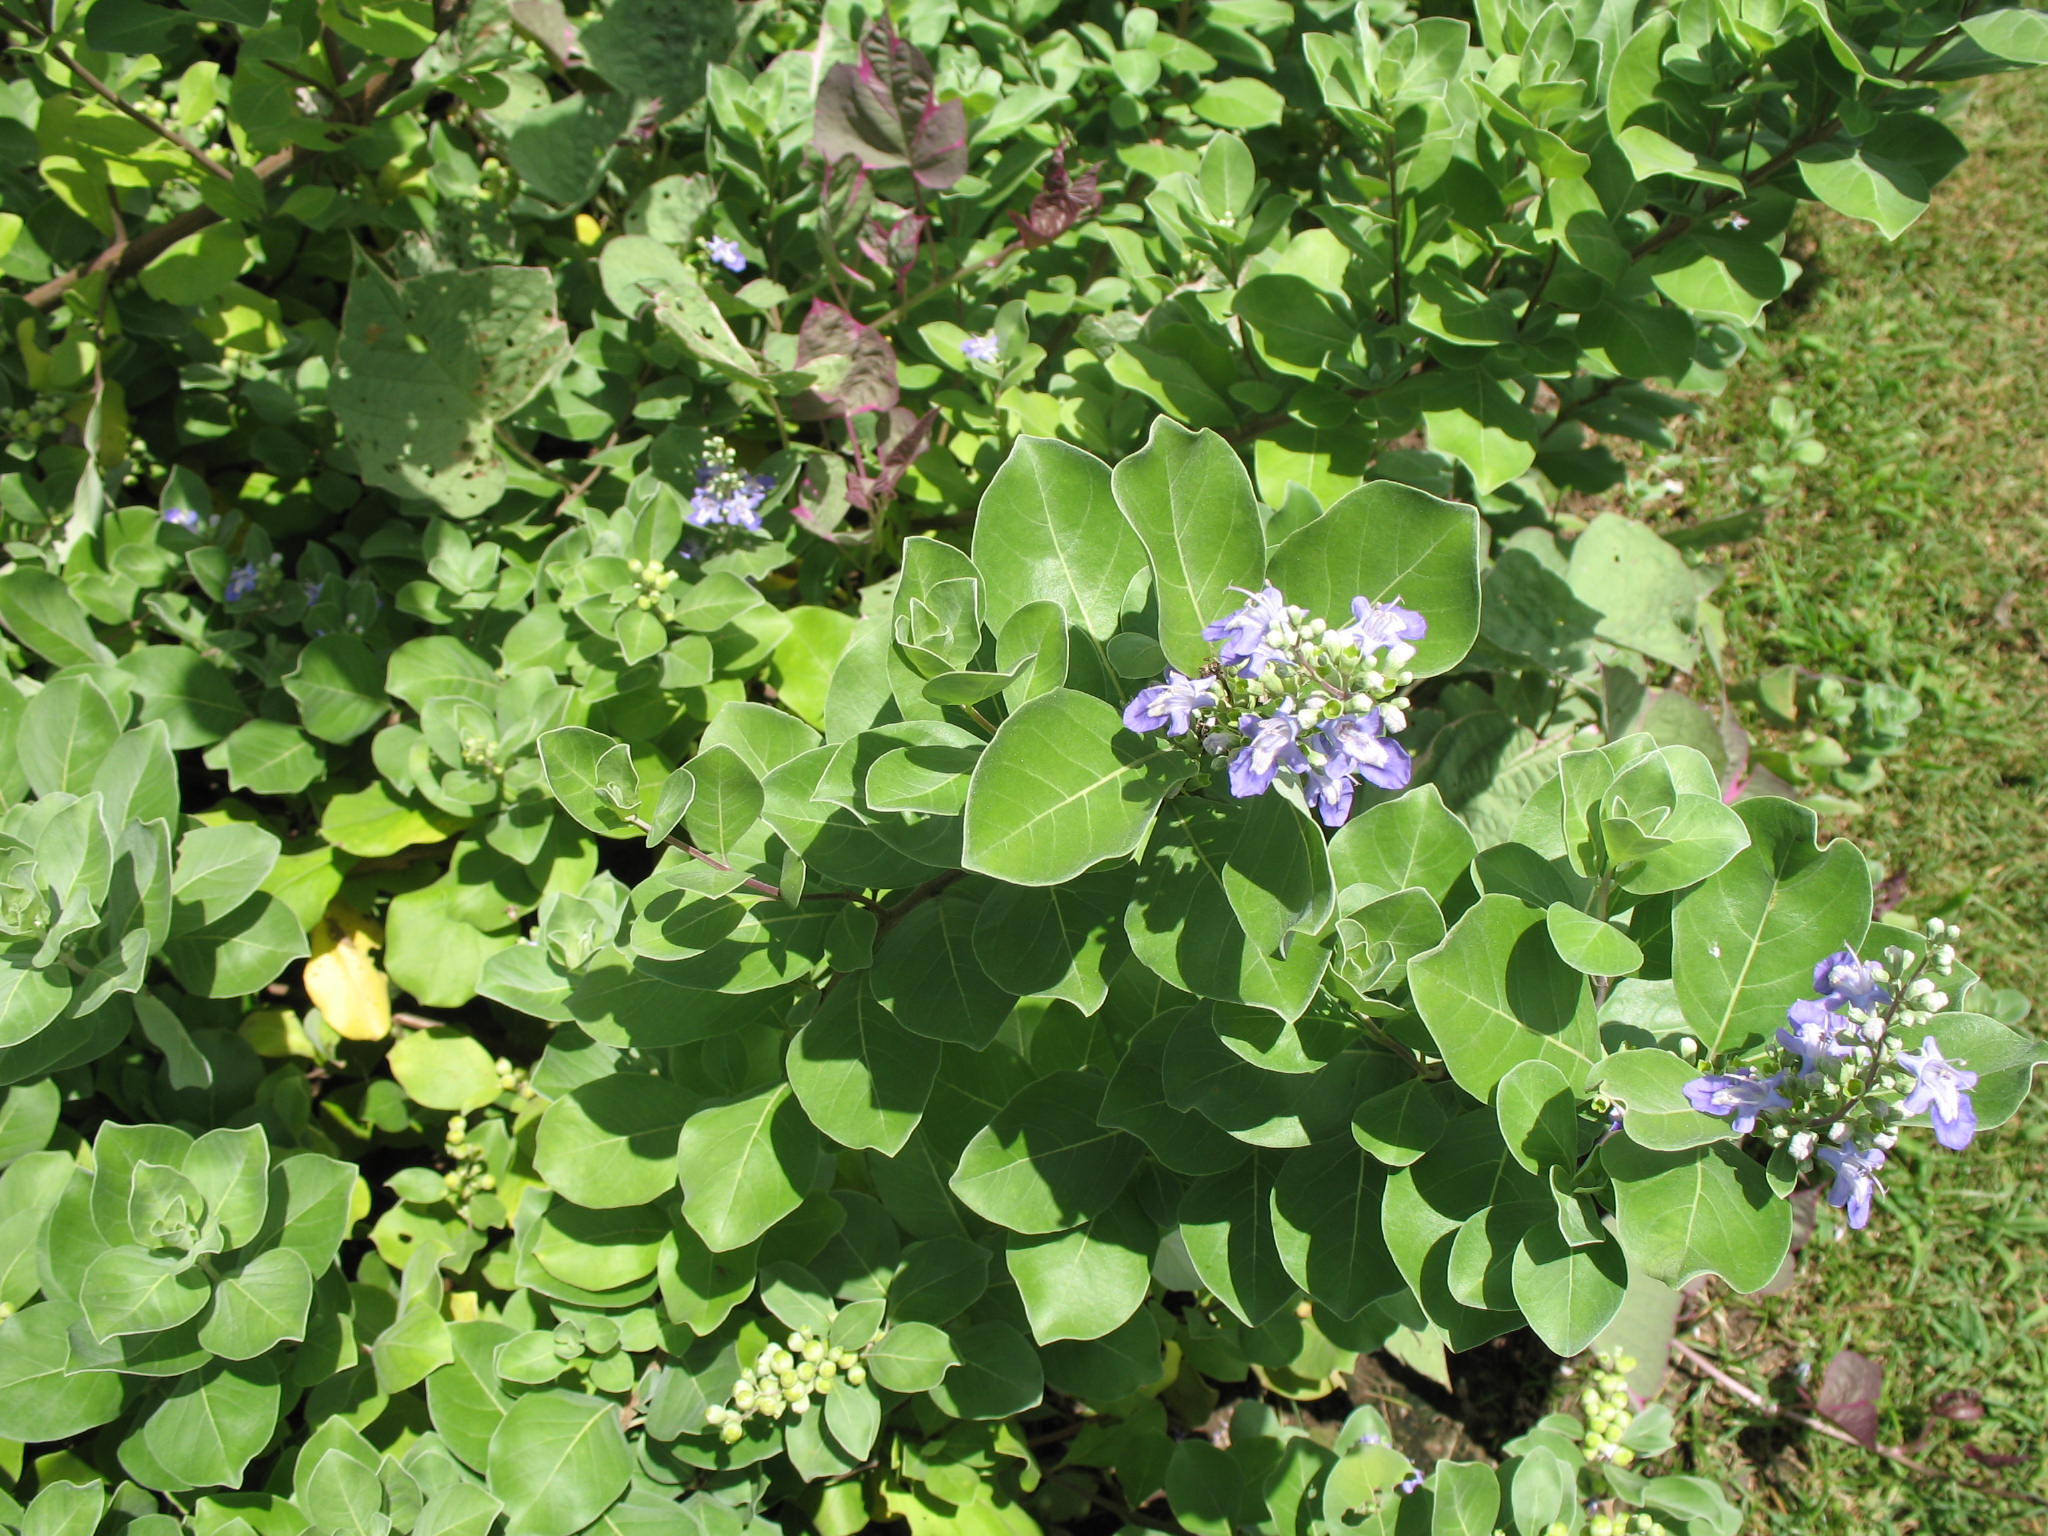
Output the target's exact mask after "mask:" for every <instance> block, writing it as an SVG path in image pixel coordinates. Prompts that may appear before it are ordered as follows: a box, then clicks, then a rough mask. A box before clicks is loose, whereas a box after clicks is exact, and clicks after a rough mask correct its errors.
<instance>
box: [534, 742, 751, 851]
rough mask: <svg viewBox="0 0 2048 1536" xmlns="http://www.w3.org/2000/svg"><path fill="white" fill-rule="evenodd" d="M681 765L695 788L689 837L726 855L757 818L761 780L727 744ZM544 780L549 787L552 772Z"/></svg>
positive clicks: (710, 749)
mask: <svg viewBox="0 0 2048 1536" xmlns="http://www.w3.org/2000/svg"><path fill="white" fill-rule="evenodd" d="M550 734H551V735H553V734H558V733H554V732H551V733H550ZM543 742H545V738H543ZM685 766H686V767H687V768H688V769H689V773H690V779H691V782H692V784H693V786H694V791H695V792H694V794H693V795H692V797H691V800H690V808H689V811H688V818H689V829H690V839H691V841H692V842H693V843H695V844H696V846H697V847H699V848H702V849H704V850H705V851H706V852H707V853H710V854H712V855H714V856H716V857H718V858H721V859H722V858H726V857H728V856H729V855H730V850H731V849H733V848H734V847H735V846H737V844H738V843H739V840H740V839H741V838H742V837H744V836H746V834H747V833H748V832H749V831H751V830H752V829H753V827H754V825H755V823H757V822H758V821H760V819H761V807H762V805H763V803H764V796H763V795H762V792H761V781H760V780H759V779H757V778H756V777H755V776H754V774H753V771H752V770H751V769H750V768H749V767H748V766H747V764H746V761H745V760H744V759H743V758H741V756H740V755H739V754H738V753H737V752H735V751H734V750H733V749H732V748H731V747H723V746H715V747H711V748H709V749H708V750H706V751H703V752H699V753H698V754H697V755H696V756H695V757H693V758H691V759H690V761H689V762H688V763H687V764H686V765H685ZM548 782H549V785H550V787H552V786H553V784H554V779H553V777H552V775H551V776H550V778H549V781H548ZM557 793H558V794H559V793H560V791H557ZM566 803H567V802H566V801H565V802H564V804H566ZM569 814H570V815H572V816H574V815H576V812H575V811H574V810H573V809H572V810H571V811H570V813H569ZM577 819H578V820H579V821H580V820H582V819H583V818H582V817H580V816H579V817H577ZM585 825H586V826H587V825H589V823H588V822H585ZM591 830H593V831H598V830H601V829H599V828H595V827H593V828H592V829H591Z"/></svg>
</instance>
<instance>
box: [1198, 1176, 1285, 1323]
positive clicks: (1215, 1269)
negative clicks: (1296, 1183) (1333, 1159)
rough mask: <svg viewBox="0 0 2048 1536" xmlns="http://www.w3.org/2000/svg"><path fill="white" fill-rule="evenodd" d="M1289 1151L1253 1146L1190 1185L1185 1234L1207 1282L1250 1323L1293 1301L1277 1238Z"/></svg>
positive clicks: (1234, 1313)
mask: <svg viewBox="0 0 2048 1536" xmlns="http://www.w3.org/2000/svg"><path fill="white" fill-rule="evenodd" d="M1290 1155H1295V1154H1289V1153H1285V1152H1274V1151H1269V1150H1267V1149H1265V1148H1254V1149H1253V1151H1252V1154H1251V1156H1250V1157H1248V1158H1246V1159H1245V1160H1244V1162H1242V1163H1240V1164H1239V1165H1238V1166H1237V1167H1235V1168H1232V1169H1229V1170H1228V1171H1226V1172H1223V1173H1215V1174H1211V1175H1209V1176H1208V1177H1207V1178H1203V1179H1196V1180H1195V1181H1194V1182H1193V1183H1191V1184H1189V1185H1188V1187H1187V1193H1186V1194H1185V1195H1183V1196H1182V1197H1181V1203H1180V1236H1181V1241H1182V1242H1183V1243H1184V1244H1186V1245H1187V1250H1188V1258H1189V1260H1190V1261H1191V1262H1192V1263H1193V1264H1194V1267H1195V1273H1196V1274H1197V1275H1198V1276H1200V1277H1201V1281H1202V1284H1204V1285H1206V1286H1207V1287H1208V1288H1209V1289H1210V1290H1211V1291H1213V1292H1214V1293H1215V1296H1216V1299H1217V1300H1218V1301H1220V1302H1222V1303H1223V1305H1224V1306H1226V1307H1228V1308H1229V1309H1230V1311H1231V1312H1232V1314H1233V1315H1235V1316H1236V1317H1237V1318H1238V1319H1239V1320H1241V1321H1242V1322H1243V1323H1244V1324H1245V1325H1246V1326H1247V1327H1251V1328H1256V1327H1258V1326H1259V1325H1260V1324H1261V1323H1263V1322H1265V1321H1266V1320H1267V1319H1269V1318H1271V1317H1273V1316H1274V1315H1275V1314H1277V1313H1278V1312H1280V1310H1281V1309H1282V1308H1284V1307H1287V1306H1289V1305H1291V1304H1292V1303H1293V1301H1294V1299H1295V1296H1296V1294H1297V1292H1296V1291H1295V1287H1294V1279H1293V1277H1292V1276H1291V1275H1289V1273H1288V1272H1287V1267H1286V1266H1285V1265H1284V1264H1282V1263H1281V1260H1280V1251H1279V1248H1278V1246H1277V1245H1276V1242H1275V1222H1274V1214H1273V1193H1274V1183H1275V1180H1276V1178H1277V1176H1278V1174H1279V1172H1280V1170H1281V1168H1283V1167H1284V1166H1285V1163H1286V1159H1287V1158H1288V1157H1289V1156H1290Z"/></svg>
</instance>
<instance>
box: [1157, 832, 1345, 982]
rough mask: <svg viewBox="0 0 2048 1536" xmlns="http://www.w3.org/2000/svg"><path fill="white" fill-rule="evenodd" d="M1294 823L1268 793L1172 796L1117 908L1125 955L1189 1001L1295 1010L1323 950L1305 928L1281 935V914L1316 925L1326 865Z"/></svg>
mask: <svg viewBox="0 0 2048 1536" xmlns="http://www.w3.org/2000/svg"><path fill="white" fill-rule="evenodd" d="M1262 808H1263V809H1262ZM1298 828H1306V820H1305V818H1304V817H1303V816H1302V813H1301V812H1300V811H1298V810H1296V809H1295V808H1294V807H1292V806H1289V805H1287V804H1286V803H1285V802H1283V801H1281V800H1279V799H1278V798H1277V797H1271V796H1269V797H1265V798H1263V799H1261V800H1258V801H1254V802H1250V803H1243V802H1232V803H1228V804H1225V803H1221V802H1218V801H1214V800H1197V799H1194V798H1191V797H1190V798H1183V799H1180V800H1177V801H1175V802H1174V804H1173V805H1172V806H1171V807H1170V808H1169V809H1168V810H1167V811H1166V812H1165V813H1164V814H1163V815H1162V816H1161V817H1160V821H1159V826H1158V828H1157V829H1156V830H1155V832H1154V833H1153V836H1152V841H1151V844H1150V846H1148V847H1147V848H1146V850H1145V857H1144V860H1143V862H1142V863H1140V865H1139V866H1138V883H1137V887H1136V889H1135V891H1134V892H1133V894H1132V896H1131V904H1130V907H1129V909H1128V910H1127V911H1126V913H1125V915H1124V934H1125V936H1126V937H1127V938H1128V939H1129V940H1130V944H1131V952H1132V954H1134V955H1136V956H1137V958H1138V959H1139V960H1140V961H1142V962H1143V963H1144V964H1145V965H1146V966H1147V967H1148V968H1149V969H1151V970H1152V971H1153V972H1154V973H1155V974H1157V975H1158V976H1159V977H1160V978H1161V979H1163V980H1165V981H1167V982H1170V983H1171V984H1172V985H1174V986H1176V987H1178V988H1180V989H1181V990H1182V991H1184V992H1191V993H1193V994H1194V995H1195V996H1197V997H1206V998H1213V999H1215V1000H1217V1001H1219V1002H1236V1003H1249V1004H1251V1005H1252V1006H1254V1007H1258V1008H1264V1009H1267V1010H1269V1011H1271V1012H1273V1013H1277V1014H1279V1015H1280V1016H1281V1017H1282V1018H1289V1019H1291V1018H1297V1017H1299V1016H1300V1014H1301V1012H1302V1010H1303V1009H1305V1008H1307V1007H1308V1005H1309V1003H1310V1001H1311V1000H1312V999H1313V998H1314V997H1315V992H1316V985H1317V983H1318V982H1320V981H1321V979H1322V975H1323V971H1324V969H1325V968H1326V967H1327V966H1328V964H1329V958H1330V957H1329V951H1328V949H1327V947H1326V946H1324V945H1323V944H1321V943H1318V942H1317V941H1315V940H1314V939H1312V938H1311V937H1309V936H1308V935H1307V934H1302V933H1296V934H1292V935H1291V936H1290V935H1289V933H1288V931H1287V930H1288V928H1289V927H1290V922H1289V919H1288V915H1289V914H1293V921H1294V922H1295V923H1300V924H1302V925H1304V926H1311V927H1312V926H1315V924H1314V922H1313V919H1314V918H1315V916H1316V914H1317V912H1318V909H1319V908H1321V907H1322V896H1321V892H1322V891H1327V889H1328V885H1327V882H1328V874H1327V869H1326V867H1325V868H1323V869H1318V868H1317V866H1318V865H1319V864H1323V863H1324V855H1323V852H1322V846H1321V840H1320V838H1317V839H1316V847H1315V849H1314V856H1313V857H1312V858H1311V857H1306V856H1304V852H1303V844H1302V842H1301V841H1300V838H1299V836H1298V831H1297V829H1298ZM1308 830H1309V831H1310V835H1311V836H1313V830H1312V829H1308ZM1262 939H1263V940H1264V943H1263V944H1262V943H1261V942H1260V941H1261V940H1262ZM1283 950H1284V953H1283V952H1282V951H1283Z"/></svg>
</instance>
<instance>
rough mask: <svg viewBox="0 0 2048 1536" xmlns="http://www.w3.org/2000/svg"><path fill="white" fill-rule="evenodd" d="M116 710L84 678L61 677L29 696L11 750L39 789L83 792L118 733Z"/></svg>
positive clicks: (43, 792)
mask: <svg viewBox="0 0 2048 1536" xmlns="http://www.w3.org/2000/svg"><path fill="white" fill-rule="evenodd" d="M122 713H123V712H121V711H117V710H116V709H115V708H114V706H113V704H111V703H110V702H109V701H108V699H107V696H106V695H105V694H104V693H102V692H101V691H100V690H99V687H98V686H97V685H96V684H94V683H93V682H92V681H91V680H90V679H89V678H85V677H60V678H56V679H54V680H52V681H51V682H49V683H47V684H45V685H44V687H43V688H42V689H41V690H40V691H39V692H38V693H37V694H36V695H35V697H34V698H32V699H30V700H29V701H28V707H27V708H26V709H25V710H23V711H22V716H21V734H20V736H19V737H18V738H17V740H16V742H15V750H16V751H17V752H19V753H20V755H21V767H22V771H23V772H24V773H26V774H27V775H28V781H29V784H30V786H31V787H32V788H33V789H34V790H35V792H36V793H37V794H38V795H55V794H73V795H82V794H84V793H85V792H86V791H87V790H89V789H91V788H92V784H93V780H94V778H95V777H96V776H97V774H98V772H99V768H100V764H101V763H102V762H104V761H105V760H106V757H107V754H108V752H110V751H111V750H112V749H113V746H114V743H115V742H116V741H118V740H120V737H121V717H122Z"/></svg>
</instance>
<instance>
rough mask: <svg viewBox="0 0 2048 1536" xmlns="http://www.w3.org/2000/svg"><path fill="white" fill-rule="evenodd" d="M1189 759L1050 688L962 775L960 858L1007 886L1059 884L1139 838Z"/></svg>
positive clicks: (1086, 700) (1084, 699)
mask: <svg viewBox="0 0 2048 1536" xmlns="http://www.w3.org/2000/svg"><path fill="white" fill-rule="evenodd" d="M1186 764H1187V759H1186V758H1185V757H1183V756H1182V755H1181V753H1179V752H1178V751H1177V750H1175V749H1174V748H1173V747H1172V746H1170V745H1168V744H1167V743H1166V742H1165V741H1164V740H1163V739H1162V738H1159V737H1156V736H1141V735H1139V734H1138V733H1137V732H1135V731H1130V730H1126V729H1125V728H1124V723H1123V719H1122V717H1121V716H1120V715H1119V714H1118V713H1117V711H1116V709H1115V707H1114V706H1113V705H1109V704H1105V703H1104V702H1103V701H1102V700H1100V699H1097V698H1091V697H1090V696H1089V695H1087V694H1085V693H1076V692H1074V691H1072V690H1071V689H1066V688H1056V689H1054V690H1052V691H1051V692H1049V693H1042V694H1040V695H1039V696H1038V697H1037V698H1035V699H1031V700H1029V701H1028V702H1027V703H1026V704H1025V705H1024V707H1023V708H1021V709H1019V710H1018V711H1017V712H1016V713H1015V714H1013V715H1011V716H1010V717H1009V718H1008V719H1007V720H1005V721H1004V722H1003V723H1002V725H1001V726H1000V727H999V728H998V729H997V731H996V734H995V739H994V740H993V741H991V742H990V743H989V744H988V750H987V751H985V752H983V753H982V754H981V758H980V760H979V761H978V762H976V764H975V765H974V776H973V778H972V779H970V780H969V781H968V786H967V809H966V822H965V838H966V843H965V851H964V853H963V855H962V862H963V863H964V864H965V865H966V867H967V868H969V869H972V870H976V871H978V872H979V873H981V874H985V875H993V876H994V877H995V878H996V879H998V880H1006V881H1008V882H1009V883H1010V884H1012V885H1058V884H1060V883H1061V882H1062V881H1065V880H1071V879H1073V878H1074V876H1076V875H1078V874H1080V873H1081V872H1082V871H1083V870H1087V869H1091V868H1093V867H1094V866H1095V865H1097V864H1101V863H1104V862H1105V861H1107V860H1109V859H1116V858H1122V857H1123V856H1124V855H1126V854H1128V853H1130V852H1131V851H1132V850H1133V849H1135V848H1136V847H1137V846H1138V844H1139V843H1140V842H1141V841H1143V839H1144V836H1145V829H1146V828H1147V827H1148V826H1149V825H1150V824H1151V821H1152V813H1153V812H1154V811H1155V810H1157V809H1158V807H1159V802H1160V801H1161V800H1162V799H1163V798H1164V797H1165V795H1166V792H1167V790H1168V789H1170V788H1172V786H1173V785H1174V783H1175V782H1176V781H1177V780H1178V779H1179V778H1181V777H1183V776H1184V773H1185V766H1186Z"/></svg>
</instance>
